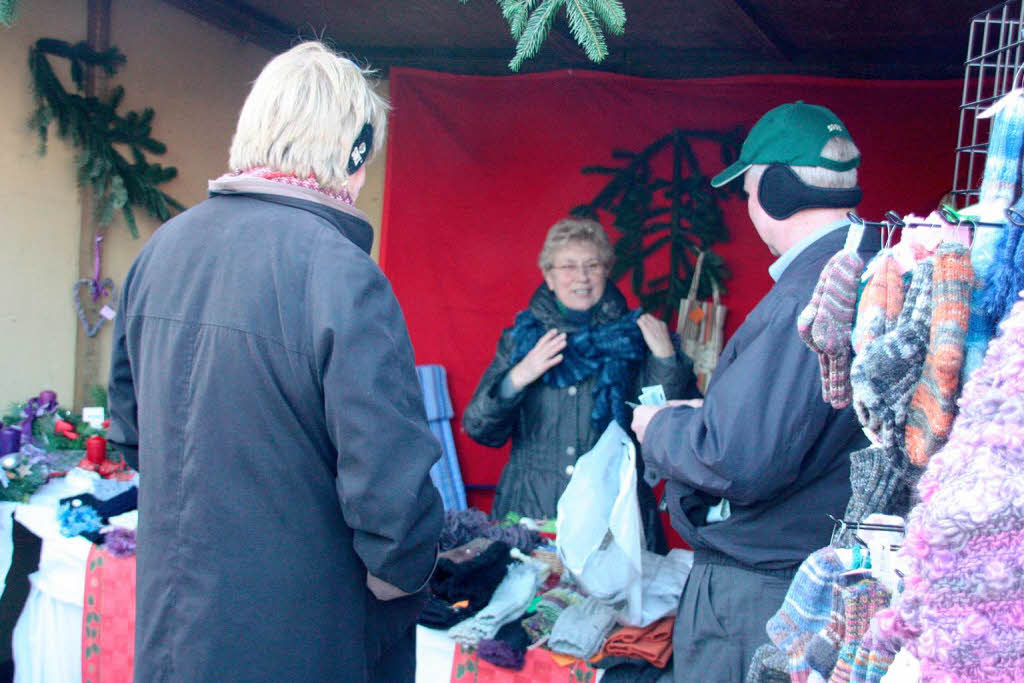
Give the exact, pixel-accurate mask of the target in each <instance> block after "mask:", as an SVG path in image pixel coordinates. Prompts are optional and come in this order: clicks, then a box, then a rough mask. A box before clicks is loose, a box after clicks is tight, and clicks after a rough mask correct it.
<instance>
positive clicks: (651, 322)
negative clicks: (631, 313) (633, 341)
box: [636, 313, 676, 358]
mask: <svg viewBox="0 0 1024 683" xmlns="http://www.w3.org/2000/svg"><path fill="white" fill-rule="evenodd" d="M636 324H637V327H639V328H640V332H641V334H643V335H644V342H646V344H647V348H649V349H650V350H651V354H652V355H654V356H656V357H658V358H671V357H672V356H674V355H676V350H675V348H674V347H673V346H672V337H670V336H669V334H668V325H666V324H665V321H663V320H662V319H661V318H656V317H654V316H653V315H651V314H650V313H644V314H643V315H642V316H640V317H639V318H637V321H636Z"/></svg>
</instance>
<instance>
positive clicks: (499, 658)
mask: <svg viewBox="0 0 1024 683" xmlns="http://www.w3.org/2000/svg"><path fill="white" fill-rule="evenodd" d="M529 646H530V638H529V636H527V635H526V631H524V630H523V625H522V624H521V623H519V622H518V621H510V622H508V623H507V624H505V625H504V626H502V627H501V628H499V629H498V632H497V633H496V634H495V636H494V638H493V639H491V638H487V639H484V640H481V641H480V645H479V647H478V648H477V652H478V653H479V655H480V659H482V660H484V661H485V662H490V663H491V664H494V665H495V666H500V667H501V668H503V669H512V670H513V671H520V670H521V669H522V668H523V665H524V664H526V650H527V648H528V647H529Z"/></svg>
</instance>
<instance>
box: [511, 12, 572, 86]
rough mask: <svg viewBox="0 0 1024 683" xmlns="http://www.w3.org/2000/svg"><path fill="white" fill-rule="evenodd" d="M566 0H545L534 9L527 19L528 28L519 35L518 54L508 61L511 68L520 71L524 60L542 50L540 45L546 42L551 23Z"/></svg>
mask: <svg viewBox="0 0 1024 683" xmlns="http://www.w3.org/2000/svg"><path fill="white" fill-rule="evenodd" d="M564 2H565V0H543V2H542V3H541V5H540V7H538V8H537V9H535V10H534V11H533V14H531V15H530V18H529V19H528V20H527V21H526V28H525V29H523V34H522V35H521V36H520V37H519V43H518V44H517V45H516V54H515V56H514V57H513V58H512V61H510V62H509V63H508V68H509V69H511V70H512V71H519V67H521V66H522V65H523V62H524V61H526V60H527V59H529V58H530V57H533V56H534V55H535V54H537V53H538V52H539V51H540V46H541V45H543V44H544V40H545V39H546V38H547V37H548V33H549V32H550V31H551V24H552V23H553V22H554V20H555V14H557V13H558V10H559V9H561V7H562V4H563V3H564Z"/></svg>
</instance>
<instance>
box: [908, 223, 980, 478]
mask: <svg viewBox="0 0 1024 683" xmlns="http://www.w3.org/2000/svg"><path fill="white" fill-rule="evenodd" d="M973 286H974V271H973V269H972V268H971V260H970V254H969V252H968V251H967V249H965V248H964V247H963V246H962V245H960V244H954V243H946V244H943V245H941V246H940V247H939V250H938V252H937V253H936V254H935V269H934V273H933V275H932V321H931V333H930V337H929V342H928V354H927V356H926V357H925V360H924V368H923V369H922V371H921V379H920V381H919V382H918V384H917V388H916V389H915V390H914V395H913V397H912V398H911V401H910V407H909V409H908V411H907V426H906V432H905V434H906V445H907V454H908V455H909V456H910V461H911V462H912V463H914V464H915V465H924V464H925V463H926V462H928V458H929V457H931V455H932V454H933V453H935V452H936V451H937V450H939V449H940V448H941V447H942V446H943V444H945V443H946V439H948V438H949V432H950V429H952V427H953V418H954V417H956V399H957V396H958V395H959V393H960V368H961V365H962V364H963V359H964V339H965V337H966V336H967V320H968V316H969V313H970V305H971V290H972V288H973Z"/></svg>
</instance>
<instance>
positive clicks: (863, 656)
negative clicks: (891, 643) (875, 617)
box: [850, 628, 896, 683]
mask: <svg viewBox="0 0 1024 683" xmlns="http://www.w3.org/2000/svg"><path fill="white" fill-rule="evenodd" d="M895 656H896V653H895V652H894V651H893V650H892V649H891V648H890V647H888V646H887V645H886V644H885V643H883V642H882V640H881V639H879V638H876V637H875V629H874V628H868V631H867V633H865V634H864V638H863V639H862V640H861V641H860V647H858V648H857V654H856V655H855V656H854V658H853V666H852V667H851V668H850V683H878V682H879V681H881V680H882V676H884V675H885V674H886V673H887V672H888V671H889V665H890V664H892V660H893V658H894V657H895Z"/></svg>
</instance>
